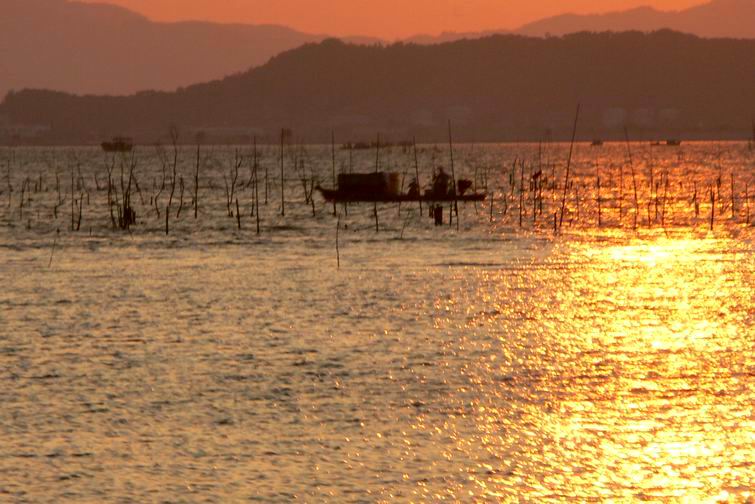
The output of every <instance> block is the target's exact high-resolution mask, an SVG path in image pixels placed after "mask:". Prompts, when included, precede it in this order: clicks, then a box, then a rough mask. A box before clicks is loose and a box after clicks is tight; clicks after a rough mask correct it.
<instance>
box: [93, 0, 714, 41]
mask: <svg viewBox="0 0 755 504" xmlns="http://www.w3.org/2000/svg"><path fill="white" fill-rule="evenodd" d="M85 1H88V2H106V3H113V4H118V5H122V6H124V7H127V8H129V9H132V10H135V11H138V12H141V13H142V14H144V15H146V16H148V17H149V18H151V19H155V20H161V21H174V20H185V19H203V20H211V21H220V22H240V23H253V24H260V23H273V24H281V25H286V26H290V27H292V28H296V29H298V30H302V31H306V32H310V33H327V34H331V35H339V36H344V35H370V36H376V37H382V38H399V37H407V36H410V35H414V34H418V33H430V34H437V33H439V32H442V31H459V32H463V31H479V30H484V29H501V28H516V27H518V26H520V25H522V24H524V23H527V22H529V21H534V20H536V19H539V18H542V17H546V16H551V15H555V14H562V13H564V12H575V13H599V12H608V11H613V10H622V9H627V8H632V7H637V6H640V5H651V6H653V7H656V8H657V9H661V10H678V9H683V8H687V7H691V6H693V5H697V4H700V3H704V2H705V0H602V1H601V0H570V1H560V0H85Z"/></svg>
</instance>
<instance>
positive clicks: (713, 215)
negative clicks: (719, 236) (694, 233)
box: [710, 187, 716, 231]
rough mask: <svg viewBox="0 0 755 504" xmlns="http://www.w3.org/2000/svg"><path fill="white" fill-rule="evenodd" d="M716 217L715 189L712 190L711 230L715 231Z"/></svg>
mask: <svg viewBox="0 0 755 504" xmlns="http://www.w3.org/2000/svg"><path fill="white" fill-rule="evenodd" d="M715 215H716V194H715V193H714V192H713V187H711V188H710V230H711V231H713V222H714V219H715Z"/></svg>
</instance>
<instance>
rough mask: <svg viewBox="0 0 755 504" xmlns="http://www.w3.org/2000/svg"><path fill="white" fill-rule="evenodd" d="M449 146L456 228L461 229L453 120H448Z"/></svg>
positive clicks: (450, 213)
mask: <svg viewBox="0 0 755 504" xmlns="http://www.w3.org/2000/svg"><path fill="white" fill-rule="evenodd" d="M448 148H449V151H450V154H451V183H452V184H453V189H452V190H453V194H454V207H453V210H454V211H455V212H456V230H457V231H458V230H459V201H458V200H457V199H456V171H455V169H454V143H453V138H452V137H451V120H450V119H449V120H448ZM449 215H452V212H449ZM449 224H450V222H449Z"/></svg>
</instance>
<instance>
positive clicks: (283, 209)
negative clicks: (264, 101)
mask: <svg viewBox="0 0 755 504" xmlns="http://www.w3.org/2000/svg"><path fill="white" fill-rule="evenodd" d="M284 133H285V131H284V130H283V129H281V148H280V171H281V215H282V216H284V217H285V216H286V192H285V184H284V182H285V181H284V179H283V135H284Z"/></svg>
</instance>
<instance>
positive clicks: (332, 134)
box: [330, 130, 336, 217]
mask: <svg viewBox="0 0 755 504" xmlns="http://www.w3.org/2000/svg"><path fill="white" fill-rule="evenodd" d="M330 153H331V158H332V161H333V163H332V170H333V189H335V188H336V134H335V132H333V130H331V131H330ZM335 215H336V201H335V200H333V216H334V217H335Z"/></svg>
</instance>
